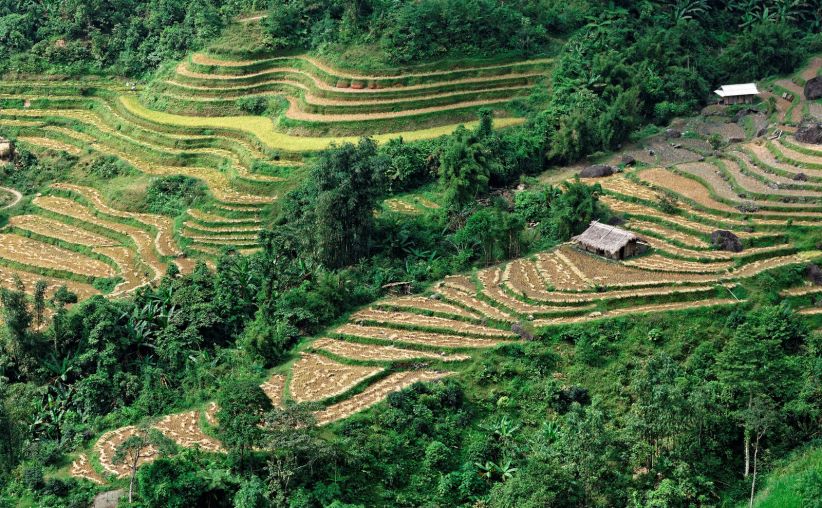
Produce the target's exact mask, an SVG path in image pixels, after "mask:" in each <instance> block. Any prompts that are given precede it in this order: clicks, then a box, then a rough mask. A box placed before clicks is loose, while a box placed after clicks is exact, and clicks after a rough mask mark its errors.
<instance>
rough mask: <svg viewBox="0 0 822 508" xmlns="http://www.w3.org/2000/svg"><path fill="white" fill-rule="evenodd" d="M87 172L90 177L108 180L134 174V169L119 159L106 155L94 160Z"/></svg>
mask: <svg viewBox="0 0 822 508" xmlns="http://www.w3.org/2000/svg"><path fill="white" fill-rule="evenodd" d="M86 172H87V173H88V174H89V175H92V176H96V177H98V178H102V179H104V180H108V179H111V178H114V177H117V176H123V175H130V174H133V173H134V168H132V167H131V166H130V165H128V164H127V163H126V162H124V161H122V160H120V159H118V158H117V157H113V156H110V155H105V156H103V157H97V158H96V159H94V160H93V161H92V162H91V163H90V164H89V165H88V167H86Z"/></svg>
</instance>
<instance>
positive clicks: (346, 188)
mask: <svg viewBox="0 0 822 508" xmlns="http://www.w3.org/2000/svg"><path fill="white" fill-rule="evenodd" d="M387 167H388V160H387V157H386V156H384V155H382V154H380V153H378V151H377V144H376V143H375V142H374V141H373V140H371V139H367V138H363V139H362V140H360V142H359V144H357V145H353V144H350V143H347V144H344V145H342V146H340V147H336V148H332V149H330V150H327V151H325V152H322V153H321V154H320V156H319V158H318V159H317V161H316V162H315V164H314V166H313V167H312V169H311V173H310V174H309V176H308V179H307V180H306V182H305V183H304V184H303V186H302V187H300V188H299V189H297V190H295V191H293V192H292V193H290V194H289V195H288V196H287V198H286V202H285V203H284V204H283V209H284V210H285V211H284V213H283V216H284V217H287V218H288V221H289V222H290V224H291V225H293V227H294V228H295V229H296V230H298V231H299V232H298V234H297V237H298V238H299V239H300V240H301V241H302V242H303V249H304V251H305V252H310V253H311V255H312V256H311V257H312V258H313V259H316V260H317V261H319V262H321V263H323V264H325V265H327V266H329V267H334V268H336V267H341V266H345V265H348V264H351V263H354V262H356V261H357V260H359V259H360V258H361V257H363V256H365V255H366V254H367V253H368V252H369V250H370V249H371V243H372V235H373V233H374V213H373V211H374V209H375V208H376V206H377V202H378V201H377V199H378V198H379V196H380V195H381V193H382V189H383V187H384V177H385V175H386V173H387Z"/></svg>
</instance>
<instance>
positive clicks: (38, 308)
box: [33, 279, 48, 326]
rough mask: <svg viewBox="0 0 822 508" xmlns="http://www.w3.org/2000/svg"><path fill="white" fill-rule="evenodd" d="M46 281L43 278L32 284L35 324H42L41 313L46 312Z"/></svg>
mask: <svg viewBox="0 0 822 508" xmlns="http://www.w3.org/2000/svg"><path fill="white" fill-rule="evenodd" d="M47 288H48V283H46V281H44V280H43V279H40V280H38V281H37V282H36V283H35V284H34V298H33V300H34V322H35V323H37V326H41V325H42V324H43V315H44V313H45V312H46V289H47Z"/></svg>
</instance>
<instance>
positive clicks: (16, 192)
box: [0, 187, 23, 210]
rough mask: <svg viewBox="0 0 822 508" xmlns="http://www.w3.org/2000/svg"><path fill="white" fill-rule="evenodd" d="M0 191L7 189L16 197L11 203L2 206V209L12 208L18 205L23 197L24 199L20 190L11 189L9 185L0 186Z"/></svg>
mask: <svg viewBox="0 0 822 508" xmlns="http://www.w3.org/2000/svg"><path fill="white" fill-rule="evenodd" d="M0 191H6V192H8V193H9V194H11V195H12V196H14V199H13V200H12V201H11V203H9V204H7V205H4V206H0V210H5V209H6V208H11V207H13V206H14V205H16V204H17V203H19V202H20V200H21V199H23V195H22V194H21V193H20V191H17V190H14V189H11V188H9V187H0Z"/></svg>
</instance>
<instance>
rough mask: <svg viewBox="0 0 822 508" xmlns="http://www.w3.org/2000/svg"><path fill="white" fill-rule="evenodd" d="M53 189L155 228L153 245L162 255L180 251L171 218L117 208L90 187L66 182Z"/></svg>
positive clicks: (108, 212) (117, 215)
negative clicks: (75, 195) (73, 193)
mask: <svg viewBox="0 0 822 508" xmlns="http://www.w3.org/2000/svg"><path fill="white" fill-rule="evenodd" d="M52 187H54V188H55V189H64V190H69V191H71V192H75V193H77V194H79V195H81V196H82V197H84V198H85V199H87V200H88V201H89V202H90V203H91V204H92V205H94V207H95V208H96V209H97V210H99V211H100V212H102V213H104V214H106V215H111V216H112V217H120V218H124V219H132V220H135V221H137V222H142V223H143V224H146V225H147V226H149V227H151V228H153V229H154V230H156V236H155V242H154V243H155V246H156V248H157V252H159V253H160V255H162V256H177V255H180V254H181V253H182V252H181V251H180V248H179V247H178V246H177V242H176V241H175V240H174V229H173V224H172V222H171V220H170V219H169V218H168V217H163V216H162V215H152V214H148V213H133V212H126V211H123V210H117V209H116V208H113V207H111V206H109V205H108V204H106V202H105V200H104V199H103V197H102V196H101V195H100V193H99V192H98V191H97V190H95V189H92V188H90V187H83V186H80V185H71V184H67V183H59V184H54V185H53V186H52Z"/></svg>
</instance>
